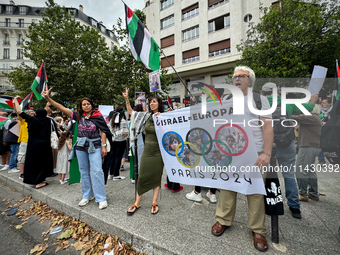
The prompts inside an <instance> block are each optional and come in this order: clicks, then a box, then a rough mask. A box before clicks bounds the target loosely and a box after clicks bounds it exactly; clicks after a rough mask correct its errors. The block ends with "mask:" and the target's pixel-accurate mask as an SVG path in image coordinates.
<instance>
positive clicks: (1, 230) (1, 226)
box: [0, 182, 81, 255]
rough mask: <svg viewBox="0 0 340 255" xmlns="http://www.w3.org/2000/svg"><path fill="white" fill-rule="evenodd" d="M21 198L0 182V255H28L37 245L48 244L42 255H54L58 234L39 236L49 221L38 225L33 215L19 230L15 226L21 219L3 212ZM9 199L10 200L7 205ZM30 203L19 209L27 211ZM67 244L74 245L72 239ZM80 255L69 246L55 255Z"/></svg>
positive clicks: (37, 220)
mask: <svg viewBox="0 0 340 255" xmlns="http://www.w3.org/2000/svg"><path fill="white" fill-rule="evenodd" d="M23 198H24V196H23V195H21V194H20V193H18V192H17V191H15V190H14V189H10V188H9V187H7V186H4V185H3V183H1V182H0V255H30V251H31V249H33V248H34V246H35V245H37V244H48V248H47V250H46V251H45V252H44V253H43V254H44V255H45V254H55V250H56V248H57V246H55V245H53V244H54V243H55V242H56V241H57V237H58V236H59V235H60V233H58V234H54V235H47V236H46V237H42V236H41V234H42V233H43V232H45V231H47V230H48V229H49V227H50V226H49V221H45V222H43V223H40V222H39V217H38V216H34V215H33V216H31V218H30V219H29V220H28V221H27V224H24V225H23V227H22V228H21V229H16V228H15V226H16V225H20V224H22V221H21V219H19V218H18V217H17V216H15V215H13V216H7V214H8V211H7V212H5V210H6V209H8V207H9V206H10V205H12V206H13V205H15V204H16V203H17V202H16V201H19V200H21V199H23ZM9 199H12V200H11V201H10V202H9V203H8V204H7V202H8V200H9ZM32 203H33V201H32V200H31V201H30V202H28V203H27V204H24V203H23V204H21V205H20V207H19V209H22V210H27V209H28V208H29V206H30V205H31V204H32ZM46 238H48V240H47V241H46V240H44V239H46ZM69 242H70V244H72V243H74V241H73V240H72V239H69ZM80 253H81V251H76V250H75V248H74V247H73V246H72V245H71V246H70V247H69V248H67V249H65V250H61V251H58V253H57V254H58V255H67V254H72V255H73V254H75V255H78V254H80ZM35 254H36V253H35Z"/></svg>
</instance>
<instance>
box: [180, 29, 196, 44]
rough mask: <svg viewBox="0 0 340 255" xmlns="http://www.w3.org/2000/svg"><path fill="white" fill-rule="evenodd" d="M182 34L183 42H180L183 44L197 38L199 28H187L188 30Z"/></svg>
mask: <svg viewBox="0 0 340 255" xmlns="http://www.w3.org/2000/svg"><path fill="white" fill-rule="evenodd" d="M182 34H183V40H182V41H183V42H186V41H190V40H192V39H195V38H198V37H199V27H198V26H196V27H192V28H189V29H188V30H185V31H183V32H182Z"/></svg>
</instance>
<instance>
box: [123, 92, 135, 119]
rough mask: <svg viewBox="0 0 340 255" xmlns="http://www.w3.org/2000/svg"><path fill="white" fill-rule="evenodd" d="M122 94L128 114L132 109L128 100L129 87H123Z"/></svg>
mask: <svg viewBox="0 0 340 255" xmlns="http://www.w3.org/2000/svg"><path fill="white" fill-rule="evenodd" d="M122 95H123V97H124V99H125V104H126V109H127V111H128V113H129V115H131V113H132V111H133V110H132V108H131V105H130V101H129V89H128V88H125V93H124V92H123V93H122Z"/></svg>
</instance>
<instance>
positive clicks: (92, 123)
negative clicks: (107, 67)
mask: <svg viewBox="0 0 340 255" xmlns="http://www.w3.org/2000/svg"><path fill="white" fill-rule="evenodd" d="M51 89H52V88H50V89H47V86H46V90H45V91H43V92H42V93H41V94H42V95H43V96H44V98H45V99H46V100H47V101H48V102H49V103H50V104H51V105H52V106H54V107H55V108H57V109H58V110H60V111H61V112H63V113H65V114H66V115H67V116H69V117H70V118H71V120H76V121H77V123H78V137H77V142H76V144H74V146H73V148H72V151H71V155H72V154H73V157H74V156H76V157H77V158H78V164H79V171H80V174H81V188H82V197H83V198H82V200H81V201H80V202H79V204H78V205H79V206H85V205H87V204H88V203H89V202H90V200H93V199H94V198H95V199H96V202H98V203H99V209H104V208H106V207H107V201H106V194H105V185H104V172H103V169H102V157H104V156H106V154H107V150H106V137H108V140H109V141H110V140H111V137H112V135H111V132H110V130H109V128H108V127H107V124H106V122H105V120H104V118H103V116H102V115H101V113H100V112H99V111H96V110H95V109H94V103H93V101H92V100H91V99H89V98H83V99H81V100H80V104H79V109H78V112H73V111H71V110H70V109H67V108H66V107H64V106H62V105H61V104H59V103H57V102H55V101H54V100H52V98H50V97H49V94H50V92H51Z"/></svg>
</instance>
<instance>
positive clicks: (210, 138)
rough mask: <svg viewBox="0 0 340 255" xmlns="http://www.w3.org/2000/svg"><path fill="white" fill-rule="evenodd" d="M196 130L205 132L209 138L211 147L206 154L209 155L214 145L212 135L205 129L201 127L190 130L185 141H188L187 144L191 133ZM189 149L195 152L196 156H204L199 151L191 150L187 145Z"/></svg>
mask: <svg viewBox="0 0 340 255" xmlns="http://www.w3.org/2000/svg"><path fill="white" fill-rule="evenodd" d="M194 130H201V131H203V133H205V134H206V135H207V136H208V138H209V141H210V146H209V148H208V150H207V151H206V152H205V153H206V154H208V153H209V152H210V151H211V149H212V147H213V144H212V137H211V135H210V134H209V133H208V131H206V130H205V129H203V128H199V127H197V128H193V129H190V130H189V131H188V133H187V135H186V137H185V140H186V141H187V142H189V135H190V133H191V132H193V131H194ZM187 147H188V149H189V150H190V151H191V152H193V153H194V154H195V155H198V156H202V153H200V152H199V151H198V152H196V151H194V150H193V149H191V148H190V146H189V145H187Z"/></svg>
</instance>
